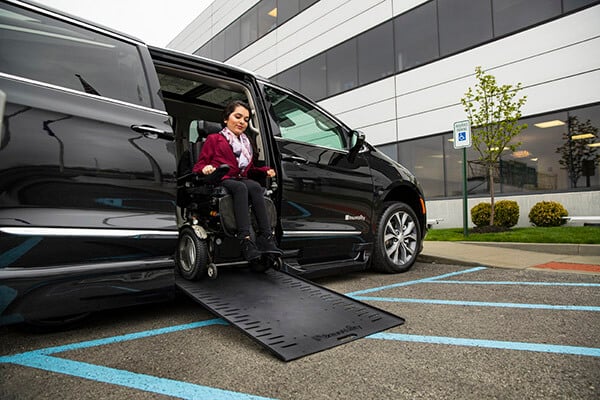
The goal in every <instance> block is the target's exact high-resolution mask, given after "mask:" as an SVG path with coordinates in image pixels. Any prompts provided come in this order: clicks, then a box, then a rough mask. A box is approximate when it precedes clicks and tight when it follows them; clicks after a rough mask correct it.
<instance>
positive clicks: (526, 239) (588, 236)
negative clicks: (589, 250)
mask: <svg viewBox="0 0 600 400" xmlns="http://www.w3.org/2000/svg"><path fill="white" fill-rule="evenodd" d="M425 240H431V241H454V242H457V241H471V242H521V243H577V244H600V227H596V226H557V227H550V228H541V227H531V228H512V229H510V230H509V231H506V232H498V233H471V232H469V235H468V236H467V237H464V235H463V228H452V229H435V228H432V229H430V230H429V231H428V232H427V236H426V237H425Z"/></svg>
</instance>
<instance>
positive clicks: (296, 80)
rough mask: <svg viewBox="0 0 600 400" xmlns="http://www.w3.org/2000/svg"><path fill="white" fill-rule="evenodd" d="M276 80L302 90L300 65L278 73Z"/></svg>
mask: <svg viewBox="0 0 600 400" xmlns="http://www.w3.org/2000/svg"><path fill="white" fill-rule="evenodd" d="M275 81H276V82H277V83H279V84H280V85H281V86H285V87H287V88H290V89H292V90H295V91H297V92H299V91H300V67H299V66H295V67H292V68H290V69H288V70H286V71H283V72H282V73H280V74H279V75H277V77H276V79H275Z"/></svg>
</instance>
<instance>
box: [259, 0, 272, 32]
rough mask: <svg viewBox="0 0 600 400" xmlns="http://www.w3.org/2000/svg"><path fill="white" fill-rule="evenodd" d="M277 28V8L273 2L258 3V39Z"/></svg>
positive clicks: (270, 0)
mask: <svg viewBox="0 0 600 400" xmlns="http://www.w3.org/2000/svg"><path fill="white" fill-rule="evenodd" d="M275 26H277V6H276V5H275V0H261V2H260V3H258V37H263V36H264V35H266V34H267V33H269V32H270V31H271V30H273V29H274V28H275Z"/></svg>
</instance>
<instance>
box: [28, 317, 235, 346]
mask: <svg viewBox="0 0 600 400" xmlns="http://www.w3.org/2000/svg"><path fill="white" fill-rule="evenodd" d="M210 325H229V323H228V322H227V321H225V320H223V319H221V318H215V319H209V320H206V321H199V322H192V323H190V324H184V325H175V326H169V327H166V328H160V329H153V330H149V331H143V332H136V333H129V334H127V335H121V336H113V337H109V338H105V339H97V340H89V341H86V342H79V343H73V344H67V345H64V346H56V347H48V348H45V349H41V350H35V351H31V352H28V353H23V354H33V353H36V354H54V353H60V352H63V351H70V350H77V349H84V348H88V347H95V346H103V345H105V344H111V343H118V342H125V341H128V340H136V339H141V338H147V337H150V336H157V335H163V334H165V333H173V332H178V331H183V330H186V329H195V328H201V327H204V326H210Z"/></svg>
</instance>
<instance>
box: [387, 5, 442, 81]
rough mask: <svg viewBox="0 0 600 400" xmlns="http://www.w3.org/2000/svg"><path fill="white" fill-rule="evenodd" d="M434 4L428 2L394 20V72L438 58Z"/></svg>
mask: <svg viewBox="0 0 600 400" xmlns="http://www.w3.org/2000/svg"><path fill="white" fill-rule="evenodd" d="M435 4H436V3H435V2H434V1H430V2H429V3H426V4H424V5H422V6H420V7H418V8H415V9H414V10H412V11H410V12H408V13H406V14H403V15H400V16H398V17H397V18H396V19H395V20H394V35H395V36H394V37H395V39H396V40H395V43H396V49H395V51H396V71H398V72H400V71H403V70H405V69H408V68H412V67H415V66H417V65H421V64H424V63H426V62H428V61H431V60H434V59H435V58H437V57H439V45H438V25H437V12H436V8H435Z"/></svg>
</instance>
